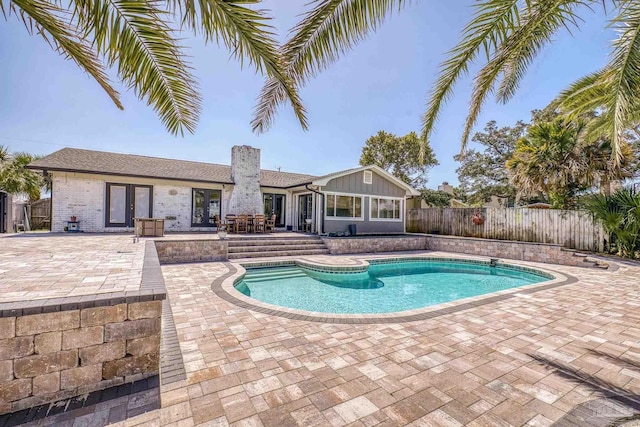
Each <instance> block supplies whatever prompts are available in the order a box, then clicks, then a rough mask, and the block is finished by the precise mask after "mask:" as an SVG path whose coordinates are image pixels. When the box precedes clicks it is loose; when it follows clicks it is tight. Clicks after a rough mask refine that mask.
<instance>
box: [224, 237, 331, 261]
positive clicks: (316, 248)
mask: <svg viewBox="0 0 640 427" xmlns="http://www.w3.org/2000/svg"><path fill="white" fill-rule="evenodd" d="M328 253H329V250H328V249H327V247H326V246H325V244H324V242H323V241H322V239H321V238H319V237H318V236H308V235H300V236H296V237H280V238H278V237H271V236H266V237H251V236H247V237H234V238H231V239H229V243H228V258H229V259H242V258H264V257H283V256H301V255H324V254H328Z"/></svg>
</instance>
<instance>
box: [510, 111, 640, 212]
mask: <svg viewBox="0 0 640 427" xmlns="http://www.w3.org/2000/svg"><path fill="white" fill-rule="evenodd" d="M588 123H589V121H588V120H579V121H577V122H567V121H566V120H563V119H562V118H556V119H555V120H552V121H549V122H538V123H534V124H533V125H531V126H530V127H529V129H528V130H527V134H526V136H525V137H523V138H521V139H520V140H518V142H517V144H516V149H515V151H514V154H513V156H512V157H511V159H509V160H508V161H507V162H506V167H507V169H508V171H509V178H510V181H511V183H512V184H513V185H514V187H516V188H517V189H518V191H519V192H521V193H524V194H529V195H531V194H539V193H543V194H546V195H548V196H549V198H550V199H551V202H552V204H553V205H554V206H555V207H559V208H563V209H567V208H572V207H573V205H574V203H575V196H576V194H577V193H578V192H580V191H584V190H587V189H589V188H591V187H593V186H594V185H597V184H601V185H602V186H603V188H604V187H609V183H610V182H611V181H612V180H619V179H623V178H627V177H629V176H630V175H631V171H630V170H629V169H630V162H629V161H628V159H629V157H630V156H631V151H630V149H629V147H628V145H627V144H626V143H623V147H622V148H621V152H622V153H623V155H624V157H623V160H622V161H621V162H618V163H615V162H613V161H612V159H611V154H612V148H611V144H610V143H609V142H608V141H607V140H604V139H603V140H600V141H597V142H592V141H590V140H588V139H585V138H584V135H585V132H586V129H587V126H588Z"/></svg>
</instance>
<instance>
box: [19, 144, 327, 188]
mask: <svg viewBox="0 0 640 427" xmlns="http://www.w3.org/2000/svg"><path fill="white" fill-rule="evenodd" d="M29 168H31V169H39V170H44V169H46V170H52V171H55V170H58V171H69V172H85V173H99V174H106V175H119V176H136V177H148V178H163V179H175V180H182V181H197V182H215V183H221V184H233V180H232V179H231V166H228V165H218V164H214V163H202V162H192V161H188V160H173V159H163V158H159V157H147V156H138V155H134V154H121V153H108V152H104V151H93V150H82V149H79V148H63V149H62V150H58V151H56V152H54V153H51V154H49V155H48V156H45V157H43V158H41V159H38V160H36V161H34V162H33V163H31V164H30V165H29ZM314 178H315V176H313V175H305V174H298V173H288V172H279V171H272V170H264V169H263V170H261V171H260V185H261V186H263V187H275V188H287V187H293V186H297V185H302V184H306V183H309V182H311V181H312V180H313V179H314Z"/></svg>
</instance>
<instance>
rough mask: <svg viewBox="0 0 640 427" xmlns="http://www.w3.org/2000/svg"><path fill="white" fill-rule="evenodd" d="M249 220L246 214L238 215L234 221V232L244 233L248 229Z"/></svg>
mask: <svg viewBox="0 0 640 427" xmlns="http://www.w3.org/2000/svg"><path fill="white" fill-rule="evenodd" d="M248 225H249V220H248V216H247V215H238V217H237V218H236V221H235V229H236V233H246V232H247V231H248V229H249V227H248Z"/></svg>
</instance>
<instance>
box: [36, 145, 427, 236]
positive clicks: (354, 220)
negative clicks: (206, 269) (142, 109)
mask: <svg viewBox="0 0 640 427" xmlns="http://www.w3.org/2000/svg"><path fill="white" fill-rule="evenodd" d="M29 168H31V169H35V170H41V171H43V173H44V174H45V175H46V176H48V177H49V179H50V180H51V186H52V189H51V196H52V219H51V230H52V231H54V232H61V231H64V229H65V226H67V222H68V221H69V220H70V218H71V217H75V219H76V220H77V221H78V223H79V224H78V225H79V229H80V230H81V231H85V232H108V231H123V229H127V228H130V227H132V226H133V219H134V218H136V217H140V218H163V219H164V220H165V229H166V231H209V230H211V227H215V225H216V224H215V221H214V218H215V217H216V216H219V217H224V216H225V215H227V214H242V213H246V214H258V213H265V214H267V215H272V214H274V215H276V227H278V228H281V229H288V230H301V231H310V232H314V233H321V234H324V233H335V232H346V231H347V230H348V229H349V227H348V226H349V225H353V224H355V225H356V228H357V233H358V234H368V233H404V232H405V209H406V203H407V198H412V197H416V196H419V194H420V193H419V192H418V191H416V190H415V189H413V188H411V187H410V186H408V185H407V184H405V183H404V182H403V181H401V180H399V179H398V178H396V177H394V176H393V175H391V174H390V173H388V172H387V171H385V170H383V169H382V168H379V167H377V166H363V167H358V168H354V169H349V170H345V171H340V172H335V173H331V174H328V175H324V176H312V175H305V174H298V173H288V172H280V171H273V170H261V169H260V150H259V149H256V148H253V147H250V146H246V145H244V146H234V147H233V148H232V153H231V165H230V166H227V165H219V164H212V163H200V162H192V161H185V160H171V159H163V158H156V157H146V156H138V155H130V154H118V153H108V152H101V151H91V150H81V149H76V148H63V149H62V150H59V151H56V152H54V153H52V154H50V155H48V156H46V157H43V158H41V159H38V160H36V161H35V162H33V163H31V165H29Z"/></svg>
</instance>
